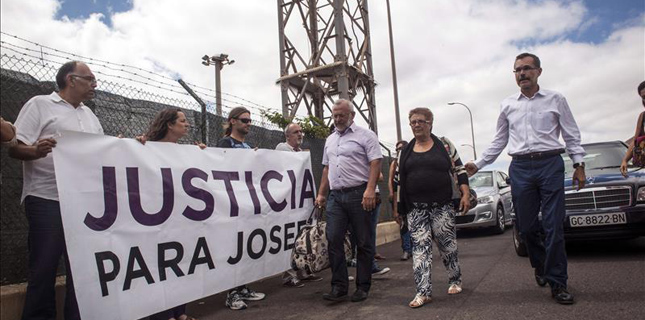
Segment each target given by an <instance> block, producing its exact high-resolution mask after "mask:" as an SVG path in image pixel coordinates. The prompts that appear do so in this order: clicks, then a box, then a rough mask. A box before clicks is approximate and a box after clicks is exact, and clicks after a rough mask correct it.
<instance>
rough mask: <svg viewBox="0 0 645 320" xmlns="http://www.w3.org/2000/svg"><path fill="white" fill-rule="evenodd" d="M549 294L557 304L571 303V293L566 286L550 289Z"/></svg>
mask: <svg viewBox="0 0 645 320" xmlns="http://www.w3.org/2000/svg"><path fill="white" fill-rule="evenodd" d="M551 296H552V297H553V299H555V301H556V302H557V303H559V304H573V295H572V294H571V293H569V291H567V289H566V288H563V287H558V288H555V289H551Z"/></svg>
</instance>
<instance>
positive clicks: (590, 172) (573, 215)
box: [513, 141, 645, 256]
mask: <svg viewBox="0 0 645 320" xmlns="http://www.w3.org/2000/svg"><path fill="white" fill-rule="evenodd" d="M582 146H583V147H584V149H585V151H586V152H587V155H586V156H585V157H584V162H585V173H586V176H587V180H586V183H585V187H584V188H583V189H581V190H580V191H577V190H576V189H575V188H574V187H572V186H571V177H572V175H573V166H572V164H571V160H570V159H569V157H568V156H567V155H566V154H563V155H562V156H563V158H564V161H565V165H564V167H565V179H564V185H565V207H566V210H567V211H566V219H565V221H564V236H565V239H566V241H572V240H583V239H584V240H590V239H615V238H635V237H639V236H645V172H644V170H640V169H638V168H636V167H631V168H630V171H631V172H629V177H627V178H625V177H623V176H622V175H621V174H620V169H619V168H620V163H621V160H622V158H623V157H624V156H625V152H627V145H625V143H623V142H621V141H609V142H599V143H590V144H584V145H582ZM513 243H514V245H515V252H516V253H517V254H518V255H520V256H527V252H526V246H525V244H524V243H523V242H522V240H521V239H520V237H519V233H518V229H517V227H514V228H513Z"/></svg>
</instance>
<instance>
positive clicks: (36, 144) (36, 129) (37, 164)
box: [9, 61, 103, 319]
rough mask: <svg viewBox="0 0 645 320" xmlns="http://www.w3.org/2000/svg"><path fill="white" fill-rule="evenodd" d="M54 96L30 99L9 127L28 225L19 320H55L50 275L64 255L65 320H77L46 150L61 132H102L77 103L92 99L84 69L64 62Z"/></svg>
mask: <svg viewBox="0 0 645 320" xmlns="http://www.w3.org/2000/svg"><path fill="white" fill-rule="evenodd" d="M56 84H57V85H58V88H59V89H60V91H59V92H58V93H57V92H52V94H50V95H42V96H36V97H33V98H31V99H30V100H29V101H28V102H27V103H26V104H25V105H24V106H23V107H22V109H21V110H20V113H19V114H18V118H17V119H16V123H15V126H16V128H17V131H16V136H17V140H18V143H17V144H16V145H15V146H13V147H12V148H11V149H10V150H9V155H10V156H11V157H12V158H16V159H19V160H23V187H22V199H21V200H22V201H23V202H24V204H25V212H26V214H27V221H28V222H29V273H28V278H27V280H28V285H27V295H26V297H25V305H24V308H23V312H22V319H56V294H55V290H54V286H55V281H56V269H57V267H58V263H59V261H60V257H61V255H65V263H66V269H67V275H68V277H67V294H66V298H65V310H64V314H65V319H80V315H79V312H78V305H77V303H76V295H75V294H74V286H73V284H72V277H71V273H70V269H69V262H68V261H67V260H68V259H67V252H66V249H65V236H64V234H63V224H62V221H61V215H60V205H59V202H58V189H57V188H56V175H55V174H54V160H53V158H52V155H51V151H52V148H54V147H55V146H56V139H55V138H56V136H57V135H59V134H60V133H61V132H62V131H65V130H68V131H80V132H89V133H97V134H103V128H102V127H101V124H100V123H99V120H98V118H96V116H95V115H94V113H93V112H92V110H90V109H89V108H88V107H86V106H85V105H83V101H86V100H89V99H92V98H94V94H95V92H94V89H95V88H96V78H95V77H94V74H93V73H92V71H90V68H89V67H88V66H87V65H86V64H84V63H82V62H78V61H70V62H67V63H65V64H64V65H62V66H61V67H60V69H59V70H58V73H57V74H56Z"/></svg>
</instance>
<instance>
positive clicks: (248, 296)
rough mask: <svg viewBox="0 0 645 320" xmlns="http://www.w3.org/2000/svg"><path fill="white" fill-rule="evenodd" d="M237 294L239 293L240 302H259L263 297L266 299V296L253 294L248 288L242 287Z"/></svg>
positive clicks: (257, 293)
mask: <svg viewBox="0 0 645 320" xmlns="http://www.w3.org/2000/svg"><path fill="white" fill-rule="evenodd" d="M239 293H240V298H241V299H242V300H248V301H259V300H262V299H264V297H266V294H264V293H260V292H255V291H253V290H251V289H249V287H247V286H244V288H243V289H242V290H240V291H239Z"/></svg>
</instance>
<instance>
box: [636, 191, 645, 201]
mask: <svg viewBox="0 0 645 320" xmlns="http://www.w3.org/2000/svg"><path fill="white" fill-rule="evenodd" d="M636 201H638V202H645V187H640V188H638V192H636Z"/></svg>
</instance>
